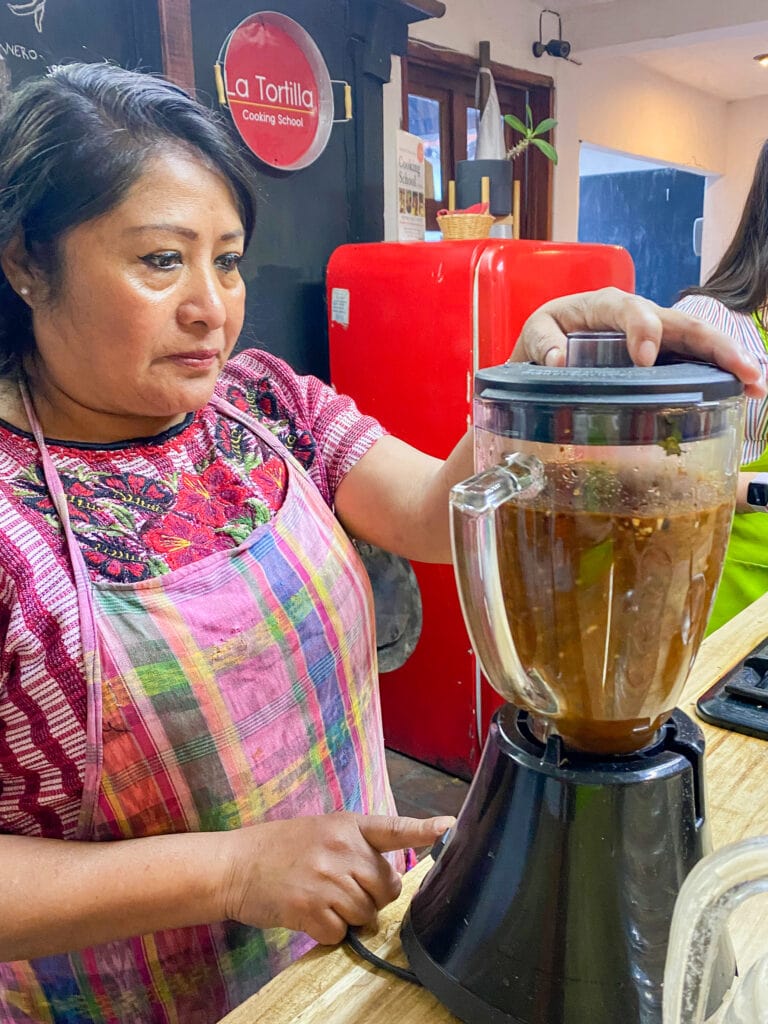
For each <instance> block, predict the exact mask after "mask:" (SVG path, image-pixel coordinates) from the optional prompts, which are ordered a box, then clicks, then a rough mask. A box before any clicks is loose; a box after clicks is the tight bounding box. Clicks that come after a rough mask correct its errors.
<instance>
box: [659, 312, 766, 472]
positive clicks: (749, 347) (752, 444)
mask: <svg viewBox="0 0 768 1024" xmlns="http://www.w3.org/2000/svg"><path fill="white" fill-rule="evenodd" d="M674 308H675V309H679V310H682V312H684V313H688V314H689V315H690V316H695V317H698V319H699V320H704V321H706V322H707V323H708V324H711V325H712V326H713V327H716V328H717V329H718V330H720V331H722V332H723V333H724V334H727V335H728V336H729V337H730V338H732V339H733V340H734V341H736V342H738V343H739V345H741V347H742V348H743V349H744V350H745V351H746V352H748V353H749V354H750V355H751V356H753V358H754V359H755V360H756V361H757V362H758V363H759V364H760V366H761V367H762V370H763V374H764V375H766V376H768V352H766V347H765V343H764V341H763V339H762V337H761V335H760V332H759V331H758V329H757V326H756V325H755V322H754V320H753V319H752V317H751V316H750V315H749V314H748V313H738V312H736V311H734V310H732V309H729V308H728V307H727V306H725V305H723V303H722V302H720V301H719V300H718V299H713V298H711V297H710V296H709V295H686V297H685V298H684V299H681V300H680V301H679V302H677V303H676V304H675V307H674ZM767 445H768V399H764V398H748V399H747V405H746V417H745V421H744V448H743V452H742V465H744V466H746V465H749V464H750V463H752V462H754V461H755V460H756V459H759V458H762V456H763V454H764V453H765V450H766V446H767Z"/></svg>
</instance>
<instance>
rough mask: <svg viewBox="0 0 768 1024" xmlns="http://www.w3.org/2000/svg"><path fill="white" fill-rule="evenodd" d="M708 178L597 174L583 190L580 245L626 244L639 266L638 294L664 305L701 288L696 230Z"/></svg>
mask: <svg viewBox="0 0 768 1024" xmlns="http://www.w3.org/2000/svg"><path fill="white" fill-rule="evenodd" d="M704 184H705V179H704V177H703V176H702V175H700V174H691V173H690V172H688V171H679V170H677V169H676V168H672V167H659V168H658V169H657V170H644V171H627V172H621V173H618V174H593V175H586V176H584V177H582V178H581V181H580V186H579V241H580V242H606V243H608V244H609V245H621V246H623V247H624V248H625V249H627V250H628V251H629V254H630V256H631V257H632V259H633V261H634V264H635V290H636V291H637V294H638V295H644V296H645V297H646V298H647V299H653V301H654V302H658V303H659V304H660V305H662V306H669V305H671V304H672V303H673V302H676V301H677V298H678V295H679V293H680V291H681V290H682V289H683V288H687V287H688V286H689V285H692V284H698V282H699V272H700V268H701V259H700V257H699V256H697V255H696V253H695V252H694V248H693V225H694V223H695V221H696V219H697V218H698V217H701V214H702V209H703V206H704Z"/></svg>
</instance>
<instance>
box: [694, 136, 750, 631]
mask: <svg viewBox="0 0 768 1024" xmlns="http://www.w3.org/2000/svg"><path fill="white" fill-rule="evenodd" d="M766 196H768V142H766V143H764V144H763V147H762V149H761V150H760V155H759V156H758V158H757V164H756V166H755V172H754V175H753V178H752V184H751V186H750V190H749V194H748V195H747V200H746V203H745V204H744V209H743V211H742V214H741V220H740V221H739V225H738V227H737V228H736V233H735V235H734V236H733V240H732V241H731V244H730V245H729V246H728V249H727V250H726V252H725V255H724V256H723V258H722V259H721V260H720V263H719V264H718V265H717V267H716V268H715V270H714V271H713V272H712V274H711V275H710V276H709V278H708V279H707V282H706V283H705V284H704V285H702V286H701V287H697V288H688V289H686V290H685V291H684V292H683V293H682V295H683V297H682V298H681V300H680V301H679V302H678V303H677V304H676V308H677V309H680V310H682V311H684V312H686V313H688V314H690V315H693V316H696V317H699V318H700V319H702V320H705V321H706V322H707V323H709V324H711V325H712V326H714V327H716V328H717V329H718V330H720V331H723V332H724V333H725V334H727V335H729V337H731V338H732V339H733V340H734V341H735V342H736V343H737V344H739V345H740V346H742V348H743V349H744V350H745V351H746V352H748V353H749V354H750V355H751V356H752V357H753V358H754V359H756V360H757V361H758V362H759V363H760V365H761V366H762V367H763V370H765V369H766V368H767V367H768V333H766V325H767V324H768V250H767V249H766V242H767V241H768V207H767V206H766ZM741 470H742V471H741V473H740V474H739V489H738V498H737V505H736V515H735V516H734V521H733V527H732V530H731V539H730V542H729V545H728V550H727V552H726V557H725V564H724V566H723V575H722V578H721V580H720V585H719V587H718V590H717V596H716V598H715V604H714V608H713V610H712V615H711V616H710V620H709V626H708V630H709V632H712V631H713V630H715V629H717V627H718V626H722V625H723V623H724V622H727V621H728V620H729V619H731V618H733V616H734V615H736V614H737V613H738V612H740V611H741V610H742V609H743V608H746V607H747V605H749V604H751V603H752V602H753V601H755V600H757V598H758V597H760V596H761V595H762V594H764V593H765V592H766V590H768V555H767V554H766V552H767V550H768V548H767V547H766V541H767V540H768V533H767V532H766V527H768V520H767V519H764V518H763V517H762V516H761V515H755V514H754V513H756V512H766V511H768V487H767V486H766V484H768V477H765V478H763V477H764V474H766V473H768V402H766V400H765V398H755V399H751V400H749V401H748V402H747V415H746V421H745V429H744V447H743V451H742V466H741Z"/></svg>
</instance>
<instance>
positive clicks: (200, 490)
mask: <svg viewBox="0 0 768 1024" xmlns="http://www.w3.org/2000/svg"><path fill="white" fill-rule="evenodd" d="M247 498H248V490H247V488H246V487H244V485H243V483H242V481H241V480H240V479H239V478H238V477H237V476H235V474H234V473H233V472H232V471H231V470H230V469H228V468H227V467H226V466H222V465H221V464H220V463H214V464H213V465H212V466H209V467H208V468H207V469H206V470H205V472H203V473H200V474H199V475H196V474H193V473H182V474H181V478H180V480H179V493H178V497H177V499H176V511H177V512H179V513H182V514H183V515H185V516H188V517H189V518H190V519H194V520H195V521H196V522H197V523H199V524H200V525H201V526H212V527H219V526H224V525H226V523H227V522H229V520H230V519H231V518H232V517H233V516H236V515H238V514H240V513H241V512H242V509H243V506H244V505H245V501H246V499H247Z"/></svg>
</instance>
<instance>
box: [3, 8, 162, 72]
mask: <svg viewBox="0 0 768 1024" xmlns="http://www.w3.org/2000/svg"><path fill="white" fill-rule="evenodd" d="M103 60H111V61H114V62H115V63H117V64H120V65H122V66H123V67H128V68H140V69H142V70H144V71H155V72H159V71H162V53H161V45H160V21H159V16H158V12H157V5H156V4H155V3H152V2H151V0H20V2H18V3H14V2H5V3H2V4H0V89H2V88H8V87H9V86H12V85H17V84H18V83H19V82H20V81H21V80H22V79H23V78H27V77H29V76H30V75H42V74H45V72H46V71H47V70H48V68H49V67H51V66H52V65H55V64H64V63H69V62H71V61H86V62H88V63H93V62H96V61H103Z"/></svg>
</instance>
